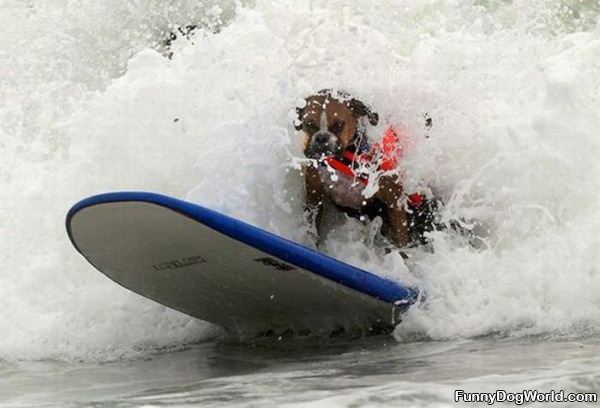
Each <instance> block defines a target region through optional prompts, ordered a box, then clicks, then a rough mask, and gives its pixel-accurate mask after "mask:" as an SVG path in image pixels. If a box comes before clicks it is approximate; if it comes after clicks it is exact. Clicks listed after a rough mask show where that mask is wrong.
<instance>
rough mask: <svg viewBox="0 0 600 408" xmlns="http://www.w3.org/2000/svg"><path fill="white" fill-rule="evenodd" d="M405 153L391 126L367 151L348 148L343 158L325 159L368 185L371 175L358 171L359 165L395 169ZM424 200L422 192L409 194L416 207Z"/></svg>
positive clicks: (337, 169) (347, 174)
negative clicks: (379, 140) (378, 141)
mask: <svg viewBox="0 0 600 408" xmlns="http://www.w3.org/2000/svg"><path fill="white" fill-rule="evenodd" d="M403 153H404V152H403V149H402V145H401V144H400V137H399V136H398V133H397V132H396V131H395V130H394V129H393V128H392V127H391V126H390V127H389V128H388V129H387V130H386V131H385V133H384V135H383V137H382V138H381V142H380V143H375V144H374V145H373V146H372V147H368V148H367V150H366V151H364V152H362V153H360V152H359V153H357V152H355V151H354V150H350V149H348V150H346V151H345V152H344V153H343V155H342V158H341V159H339V158H337V157H336V156H328V157H326V158H325V161H326V162H327V164H328V165H329V166H330V167H331V168H333V169H335V170H336V171H339V172H340V173H342V174H345V175H346V176H348V177H351V178H354V179H356V180H358V181H359V182H361V183H363V184H364V185H367V184H368V182H369V176H368V175H367V174H360V173H357V172H356V168H357V167H360V166H366V167H371V168H372V167H375V168H376V169H377V170H378V171H390V170H394V169H395V168H397V167H398V161H399V160H400V158H402V155H403ZM424 200H425V197H424V196H423V195H422V194H420V193H412V194H410V195H409V196H408V202H409V204H411V205H412V206H413V207H415V208H418V207H420V206H421V204H423V201H424Z"/></svg>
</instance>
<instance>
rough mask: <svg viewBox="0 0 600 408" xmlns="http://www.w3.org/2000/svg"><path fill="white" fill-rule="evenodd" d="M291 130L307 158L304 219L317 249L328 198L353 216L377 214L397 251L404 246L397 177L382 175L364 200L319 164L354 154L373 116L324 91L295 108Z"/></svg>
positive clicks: (351, 184) (357, 188) (358, 188)
mask: <svg viewBox="0 0 600 408" xmlns="http://www.w3.org/2000/svg"><path fill="white" fill-rule="evenodd" d="M296 112H297V115H298V120H297V122H296V123H295V127H296V129H297V130H299V131H300V134H301V135H302V137H303V138H304V155H305V156H306V157H307V158H309V159H313V160H312V161H311V163H307V164H305V165H304V166H303V174H304V178H305V184H306V205H305V215H306V219H307V221H308V223H309V227H310V228H311V230H312V232H313V234H314V236H313V238H314V240H315V244H318V240H319V232H320V225H321V219H322V213H323V207H324V204H325V201H326V200H327V199H329V200H330V201H332V202H333V203H334V204H336V205H337V206H338V207H339V208H341V209H342V210H344V211H345V212H346V213H349V214H351V215H354V216H359V217H361V218H363V217H364V216H367V217H369V218H372V217H373V216H374V215H378V214H380V215H381V216H382V219H383V221H384V225H383V227H384V228H385V227H387V229H388V232H389V235H390V238H391V239H392V240H393V242H394V244H395V245H396V246H398V247H404V246H406V245H407V244H408V243H409V240H410V234H409V226H408V219H407V212H406V210H405V208H404V205H403V202H402V200H401V199H402V198H403V197H404V194H403V187H402V183H401V182H400V179H399V177H398V176H397V175H382V176H381V177H380V178H379V180H378V184H379V188H378V190H377V192H376V193H375V194H374V195H373V196H372V197H370V198H366V197H365V196H364V195H363V194H362V193H363V191H364V185H362V184H361V183H356V182H355V181H353V180H352V179H351V178H349V177H345V176H344V175H339V174H338V175H333V177H332V171H331V168H328V166H327V165H325V164H324V163H323V159H324V158H325V157H328V156H337V157H340V158H341V157H342V155H343V154H344V152H346V151H348V150H349V149H350V150H354V151H358V150H359V149H361V144H363V143H366V130H365V128H366V123H365V119H366V120H367V121H368V122H369V123H370V124H371V125H377V123H378V121H379V116H378V114H377V113H376V112H374V111H372V110H371V108H370V107H369V106H368V105H366V104H365V103H363V102H361V101H360V100H358V99H356V98H353V97H351V96H350V95H349V94H348V93H346V92H343V91H333V90H329V89H324V90H321V91H319V92H317V93H316V94H314V95H311V96H309V97H307V98H306V99H305V105H304V106H303V107H299V108H296Z"/></svg>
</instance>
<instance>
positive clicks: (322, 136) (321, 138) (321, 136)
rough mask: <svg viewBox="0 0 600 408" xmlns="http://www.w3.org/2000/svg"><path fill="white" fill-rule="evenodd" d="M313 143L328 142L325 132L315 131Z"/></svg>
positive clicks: (321, 143) (322, 143)
mask: <svg viewBox="0 0 600 408" xmlns="http://www.w3.org/2000/svg"><path fill="white" fill-rule="evenodd" d="M315 143H317V144H320V145H324V144H327V143H329V135H328V134H327V133H317V134H316V135H315Z"/></svg>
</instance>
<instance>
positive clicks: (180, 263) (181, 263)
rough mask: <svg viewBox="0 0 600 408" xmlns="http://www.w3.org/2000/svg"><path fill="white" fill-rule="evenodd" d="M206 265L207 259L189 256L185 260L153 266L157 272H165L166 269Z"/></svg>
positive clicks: (179, 259) (175, 260)
mask: <svg viewBox="0 0 600 408" xmlns="http://www.w3.org/2000/svg"><path fill="white" fill-rule="evenodd" d="M199 263H206V259H204V257H202V256H200V255H195V256H187V257H185V258H178V259H173V260H171V261H167V262H161V263H158V264H154V265H152V268H153V269H154V270H155V271H164V270H165V269H179V268H183V267H186V266H190V265H195V264H199Z"/></svg>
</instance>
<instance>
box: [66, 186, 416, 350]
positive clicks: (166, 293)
mask: <svg viewBox="0 0 600 408" xmlns="http://www.w3.org/2000/svg"><path fill="white" fill-rule="evenodd" d="M67 231H68V234H69V237H70V239H71V241H72V243H73V244H74V246H75V248H76V249H77V250H78V251H79V252H80V253H81V254H82V255H83V256H84V257H85V258H86V259H87V260H88V261H89V262H90V263H91V264H92V265H93V266H94V267H95V268H96V269H98V270H99V271H100V272H102V273H103V274H105V275H106V276H108V277H109V278H110V279H112V280H114V281H115V282H117V283H118V284H120V285H121V286H123V287H125V288H127V289H129V290H131V291H133V292H135V293H138V294H140V295H142V296H144V297H147V298H149V299H152V300H154V301H156V302H158V303H160V304H163V305H165V306H168V307H170V308H173V309H175V310H178V311H180V312H183V313H185V314H188V315H190V316H194V317H197V318H199V319H202V320H206V321H209V322H212V323H215V324H217V325H219V326H221V327H222V328H224V329H225V331H226V332H227V333H229V334H230V335H231V336H234V337H236V338H238V339H240V340H253V339H256V338H262V337H266V338H269V337H274V338H281V337H288V336H294V337H305V336H306V337H313V336H317V337H323V336H326V337H335V336H363V335H369V334H378V333H382V332H389V331H391V330H393V328H394V326H395V325H396V324H398V322H399V321H400V315H401V313H403V312H404V311H405V310H406V309H407V308H408V307H409V306H410V305H411V304H412V303H413V302H414V301H415V300H416V298H417V292H416V291H415V290H413V289H410V288H407V287H405V286H403V285H401V284H399V283H397V282H393V281H390V280H387V279H384V278H381V277H379V276H377V275H374V274H371V273H369V272H367V271H363V270H361V269H359V268H355V267H353V266H351V265H348V264H346V263H344V262H341V261H338V260H336V259H334V258H331V257H329V256H326V255H324V254H322V253H319V252H318V251H315V250H312V249H310V248H306V247H304V246H302V245H299V244H297V243H294V242H291V241H289V240H286V239H284V238H282V237H279V236H277V235H274V234H271V233H269V232H267V231H264V230H262V229H260V228H257V227H254V226H252V225H249V224H247V223H244V222H242V221H240V220H237V219H234V218H232V217H228V216H226V215H223V214H220V213H218V212H215V211H212V210H210V209H207V208H204V207H202V206H199V205H196V204H193V203H190V202H186V201H183V200H178V199H176V198H172V197H168V196H164V195H160V194H154V193H143V192H117V193H108V194H102V195H98V196H94V197H90V198H87V199H85V200H82V201H80V202H79V203H77V204H76V205H75V206H74V207H73V208H72V209H71V210H70V211H69V214H68V215H67Z"/></svg>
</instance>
